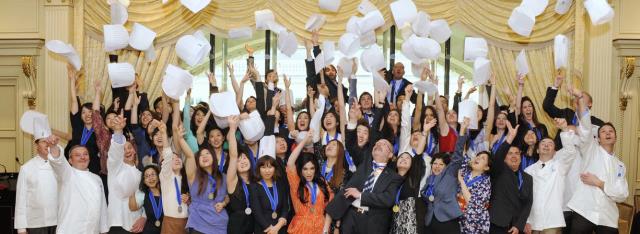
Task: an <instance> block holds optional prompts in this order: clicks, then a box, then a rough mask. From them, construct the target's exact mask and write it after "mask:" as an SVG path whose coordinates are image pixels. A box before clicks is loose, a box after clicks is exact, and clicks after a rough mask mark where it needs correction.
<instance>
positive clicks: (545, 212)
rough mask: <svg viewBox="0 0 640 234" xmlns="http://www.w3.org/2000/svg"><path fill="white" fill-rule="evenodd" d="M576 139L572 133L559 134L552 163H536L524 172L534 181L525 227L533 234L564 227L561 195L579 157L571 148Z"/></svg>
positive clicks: (540, 161) (573, 147)
mask: <svg viewBox="0 0 640 234" xmlns="http://www.w3.org/2000/svg"><path fill="white" fill-rule="evenodd" d="M575 137H576V135H575V133H574V132H573V131H570V132H562V133H560V139H561V140H562V145H563V148H562V149H561V150H559V151H558V152H556V154H555V155H554V156H553V158H552V159H551V160H549V161H547V162H542V160H538V161H537V162H536V163H534V164H533V165H531V166H529V167H527V169H525V170H524V172H526V173H527V174H529V175H531V177H532V178H533V204H532V205H531V212H530V213H529V218H528V219H527V223H528V224H530V225H531V229H533V230H535V231H542V230H545V229H549V228H558V227H565V226H566V224H565V222H564V215H563V213H562V206H563V204H564V200H563V194H564V187H565V177H566V176H567V174H568V172H569V168H570V167H571V165H572V163H573V159H574V158H575V157H577V154H578V151H577V149H576V148H575V145H574V144H572V139H573V138H575ZM543 164H544V167H542V165H543Z"/></svg>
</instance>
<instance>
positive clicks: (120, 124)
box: [107, 113, 126, 173]
mask: <svg viewBox="0 0 640 234" xmlns="http://www.w3.org/2000/svg"><path fill="white" fill-rule="evenodd" d="M113 122H114V127H113V137H112V139H111V144H110V146H109V152H108V154H109V157H108V159H107V170H108V171H109V172H111V173H117V172H118V171H119V170H120V168H121V167H122V165H123V164H124V162H123V159H124V143H125V141H126V139H125V137H124V133H123V129H124V127H125V125H126V119H125V118H124V116H123V114H122V113H120V114H119V115H118V116H117V117H116V118H115V119H114V120H113Z"/></svg>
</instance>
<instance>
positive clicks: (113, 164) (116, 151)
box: [107, 136, 142, 231]
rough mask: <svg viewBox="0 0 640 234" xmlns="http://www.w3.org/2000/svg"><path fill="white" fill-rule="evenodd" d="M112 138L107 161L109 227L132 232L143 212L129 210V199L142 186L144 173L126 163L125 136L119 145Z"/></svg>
mask: <svg viewBox="0 0 640 234" xmlns="http://www.w3.org/2000/svg"><path fill="white" fill-rule="evenodd" d="M115 138H116V136H114V137H112V140H111V146H110V147H109V158H108V159H107V169H108V171H109V174H108V176H107V186H109V206H108V208H107V211H108V212H107V213H108V215H109V227H122V228H123V229H124V230H127V231H130V230H131V226H133V224H134V223H135V221H136V220H137V219H138V218H140V216H141V215H142V211H141V210H140V209H139V210H137V211H131V210H130V209H129V197H130V196H131V195H133V194H134V193H135V192H136V190H137V189H138V187H139V186H140V176H141V174H142V173H140V171H139V170H138V168H136V167H135V166H132V165H128V164H125V163H124V161H123V160H124V136H122V138H123V139H122V141H123V142H122V143H118V142H117V140H116V139H115Z"/></svg>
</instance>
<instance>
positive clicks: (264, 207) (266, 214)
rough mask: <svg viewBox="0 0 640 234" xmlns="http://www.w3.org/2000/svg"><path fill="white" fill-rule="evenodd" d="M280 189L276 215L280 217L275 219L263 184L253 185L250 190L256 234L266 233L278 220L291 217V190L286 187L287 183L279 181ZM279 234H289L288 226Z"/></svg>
mask: <svg viewBox="0 0 640 234" xmlns="http://www.w3.org/2000/svg"><path fill="white" fill-rule="evenodd" d="M276 183H277V184H276V185H277V187H278V206H277V207H276V213H278V217H276V219H273V218H272V217H271V213H273V210H271V203H269V197H267V194H266V192H265V191H264V189H263V188H262V183H260V182H257V183H251V184H250V185H249V190H251V196H250V197H251V209H252V211H253V217H254V219H255V228H254V230H255V233H264V230H265V229H267V227H269V226H271V225H276V224H277V223H278V219H280V218H285V219H287V218H288V217H289V209H290V208H289V190H288V186H286V182H284V181H283V180H278V181H277V182H276ZM278 233H282V234H285V233H287V226H284V227H282V228H281V229H280V231H279V232H278Z"/></svg>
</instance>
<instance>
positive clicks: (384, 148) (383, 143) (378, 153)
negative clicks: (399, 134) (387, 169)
mask: <svg viewBox="0 0 640 234" xmlns="http://www.w3.org/2000/svg"><path fill="white" fill-rule="evenodd" d="M371 155H372V156H373V160H375V161H376V162H378V163H386V162H388V161H389V159H391V157H393V145H391V143H390V142H389V141H388V140H386V139H381V140H378V141H377V142H376V144H375V145H374V146H373V151H372V152H371Z"/></svg>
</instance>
